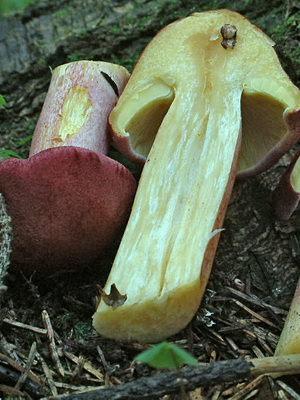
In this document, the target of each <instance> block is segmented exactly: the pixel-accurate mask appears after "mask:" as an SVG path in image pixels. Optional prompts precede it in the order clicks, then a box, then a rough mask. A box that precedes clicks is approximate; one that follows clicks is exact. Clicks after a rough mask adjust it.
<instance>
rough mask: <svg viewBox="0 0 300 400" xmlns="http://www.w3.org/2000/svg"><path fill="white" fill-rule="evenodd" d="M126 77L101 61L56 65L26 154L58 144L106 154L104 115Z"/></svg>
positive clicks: (123, 73)
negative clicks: (113, 85)
mask: <svg viewBox="0 0 300 400" xmlns="http://www.w3.org/2000/svg"><path fill="white" fill-rule="evenodd" d="M108 78H109V79H110V80H111V82H113V83H114V84H115V87H116V88H117V91H118V92H119V93H121V92H122V91H123V89H124V86H125V84H126V83H127V80H128V78H129V73H128V71H127V70H126V69H125V68H124V67H122V66H120V65H116V64H111V63H106V62H101V61H97V62H95V61H78V62H72V63H69V64H64V65H60V66H58V67H56V68H55V69H54V70H53V71H52V78H51V82H50V86H49V89H48V92H47V96H46V99H45V102H44V105H43V108H42V111H41V114H40V117H39V120H38V122H37V125H36V128H35V131H34V135H33V138H32V143H31V148H30V154H29V156H30V157H32V156H33V155H34V154H36V153H39V152H40V151H42V150H45V149H48V148H53V147H59V146H78V147H82V148H86V149H89V150H93V151H95V152H96V153H98V154H107V151H108V147H109V135H108V115H109V113H110V111H111V110H112V108H113V106H114V105H115V103H116V102H117V99H118V97H117V94H116V92H115V88H114V87H112V83H110V82H109V80H108Z"/></svg>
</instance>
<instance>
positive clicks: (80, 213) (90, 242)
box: [0, 146, 136, 272]
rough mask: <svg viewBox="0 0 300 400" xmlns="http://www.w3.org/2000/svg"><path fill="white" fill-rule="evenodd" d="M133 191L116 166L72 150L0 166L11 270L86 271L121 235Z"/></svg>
mask: <svg viewBox="0 0 300 400" xmlns="http://www.w3.org/2000/svg"><path fill="white" fill-rule="evenodd" d="M135 190H136V181H135V179H134V177H133V176H132V174H131V173H130V172H129V171H128V170H127V169H126V168H125V167H124V166H123V165H121V164H120V163H118V162H116V161H114V160H112V159H110V158H108V157H107V156H105V155H99V154H97V153H95V152H93V151H90V150H87V149H83V148H80V147H75V146H66V147H58V148H52V149H47V150H44V151H42V152H40V153H38V154H36V155H34V156H33V157H31V158H29V159H27V160H20V159H8V160H5V161H3V162H2V163H1V164H0V192H1V193H2V194H3V196H4V198H5V201H6V204H7V209H8V213H9V215H10V216H11V218H12V228H13V241H12V256H11V258H12V262H13V263H12V264H14V263H16V264H21V265H22V266H23V267H24V269H25V270H26V269H27V270H29V271H34V270H36V271H37V272H40V271H41V270H42V271H44V270H45V269H46V270H49V271H57V269H58V268H59V267H63V268H64V267H66V268H68V267H74V266H80V265H84V264H85V265H86V264H87V263H88V262H91V261H92V260H95V259H97V258H98V257H99V256H101V254H103V252H104V251H105V250H106V249H107V248H108V247H109V246H112V244H113V243H114V241H116V240H117V239H118V236H119V235H120V234H121V233H122V231H123V229H124V227H125V225H126V222H127V219H128V217H129V214H130V211H131V205H132V202H133V199H134V194H135Z"/></svg>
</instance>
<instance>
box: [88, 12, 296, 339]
mask: <svg viewBox="0 0 300 400" xmlns="http://www.w3.org/2000/svg"><path fill="white" fill-rule="evenodd" d="M299 107H300V93H299V91H298V89H297V88H296V87H295V86H294V85H293V84H292V83H291V81H290V80H289V79H288V77H287V75H286V74H285V72H284V71H283V70H282V68H281V66H280V64H279V61H278V58H277V56H276V54H275V52H274V50H273V42H272V41H271V40H270V39H269V38H268V37H267V36H266V35H265V34H264V33H262V32H261V31H260V30H259V29H258V28H256V27H255V26H254V25H252V24H251V23H250V22H249V21H248V20H246V19H245V18H244V17H242V16H241V15H239V14H237V13H235V12H231V11H228V10H219V11H212V12H204V13H196V14H193V15H191V16H190V17H187V18H184V19H182V20H179V21H175V22H174V23H172V24H170V25H169V26H167V27H165V28H164V29H163V30H162V31H161V32H160V33H158V35H157V36H156V37H155V38H154V39H153V40H152V41H151V42H150V44H149V45H148V46H147V47H146V49H145V51H144V53H143V54H142V56H141V58H140V60H139V61H138V63H137V65H136V67H135V69H134V71H133V73H132V76H131V78H130V80H129V82H128V84H127V85H126V88H125V90H124V92H123V94H122V95H121V97H120V99H119V101H118V103H117V106H116V107H115V108H114V110H113V111H112V113H111V115H110V124H111V128H112V132H113V140H114V142H115V143H116V145H117V146H118V148H119V149H120V150H121V151H122V152H123V153H124V154H126V155H127V156H128V157H130V158H131V159H132V160H135V161H136V162H140V163H144V162H145V165H144V169H143V172H142V177H141V180H140V183H139V187H138V191H137V195H136V198H135V202H134V206H133V210H132V213H131V216H130V219H129V222H128V224H127V227H126V230H125V234H124V236H123V238H122V241H121V245H120V247H119V250H118V253H117V256H116V259H115V261H114V264H113V267H112V270H111V273H110V276H109V278H108V281H107V283H106V286H105V288H104V290H105V291H106V292H109V289H110V287H111V285H112V284H115V286H116V287H117V289H118V290H119V292H120V293H121V294H122V295H125V294H126V295H127V300H126V301H125V302H124V304H123V305H121V306H120V307H118V308H116V309H114V310H113V309H112V307H110V306H108V305H107V304H105V302H104V301H103V300H102V301H100V304H99V306H98V309H97V311H96V313H95V314H94V317H93V318H94V322H93V323H94V327H95V329H96V330H97V331H98V332H99V333H100V334H102V335H104V336H108V337H112V338H116V339H121V340H138V341H144V342H154V341H160V340H162V339H164V338H166V337H168V336H171V335H172V334H175V333H176V332H178V331H179V330H181V329H182V328H184V327H185V326H186V325H187V324H188V323H189V322H190V321H191V319H192V317H193V316H194V314H195V312H196V310H197V308H198V307H199V304H200V301H201V298H202V296H203V292H204V289H205V286H206V283H207V280H208V277H209V274H210V269H211V265H212V262H213V257H214V253H215V249H216V246H217V242H218V238H219V234H218V233H219V231H218V229H220V228H221V227H222V223H223V218H224V214H225V210H226V207H227V204H228V200H229V197H230V193H231V189H232V186H233V182H234V179H235V175H236V169H237V164H238V159H239V167H238V168H239V171H240V174H243V175H247V174H250V173H254V172H258V171H261V170H263V169H265V168H267V167H268V166H270V165H271V164H272V163H274V162H275V160H276V159H278V157H280V155H281V154H282V153H283V152H285V151H286V149H287V148H289V147H290V146H291V145H292V144H293V143H295V141H296V140H297V138H298V137H299V134H300V131H299V130H296V131H293V130H289V121H290V120H291V119H293V118H299ZM241 133H242V144H241V146H240V143H241ZM240 147H241V153H240V157H239V152H240ZM215 233H216V234H215Z"/></svg>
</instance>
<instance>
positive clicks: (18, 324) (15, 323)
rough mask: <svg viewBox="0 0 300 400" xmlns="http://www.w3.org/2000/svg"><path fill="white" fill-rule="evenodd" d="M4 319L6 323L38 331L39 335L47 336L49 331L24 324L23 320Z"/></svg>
mask: <svg viewBox="0 0 300 400" xmlns="http://www.w3.org/2000/svg"><path fill="white" fill-rule="evenodd" d="M2 321H3V322H5V323H6V324H9V325H11V326H14V327H15V328H21V329H26V330H27V331H30V332H34V333H37V334H38V335H43V336H45V335H47V333H48V331H47V329H42V328H37V327H35V326H31V325H27V324H23V323H22V322H18V321H11V320H10V319H7V318H4V319H3V320H2Z"/></svg>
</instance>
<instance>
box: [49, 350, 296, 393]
mask: <svg viewBox="0 0 300 400" xmlns="http://www.w3.org/2000/svg"><path fill="white" fill-rule="evenodd" d="M299 372H300V355H298V354H293V355H289V356H278V357H264V358H261V359H252V360H249V361H245V360H242V359H237V360H227V361H218V362H214V363H210V364H207V365H205V366H197V367H192V366H188V367H185V368H183V369H182V370H180V375H178V371H171V372H165V373H161V374H157V375H156V376H151V377H147V378H144V377H143V378H140V379H137V380H135V381H132V382H128V383H124V384H121V385H116V386H109V387H107V386H102V387H99V388H95V389H93V390H89V391H85V392H77V393H72V394H69V395H62V396H55V397H51V398H49V399H51V400H81V399H84V400H96V399H99V398H101V400H116V399H118V400H125V399H136V400H137V399H146V398H149V396H151V398H153V399H155V398H158V397H160V396H164V395H166V394H175V393H179V392H180V389H181V388H182V386H184V388H185V390H186V391H191V390H194V389H196V388H198V387H201V386H212V385H216V384H220V383H224V382H230V381H234V380H237V379H241V378H247V377H248V378H249V377H251V376H260V375H263V374H271V373H280V374H281V375H284V374H295V373H299ZM252 388H253V386H252Z"/></svg>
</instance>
